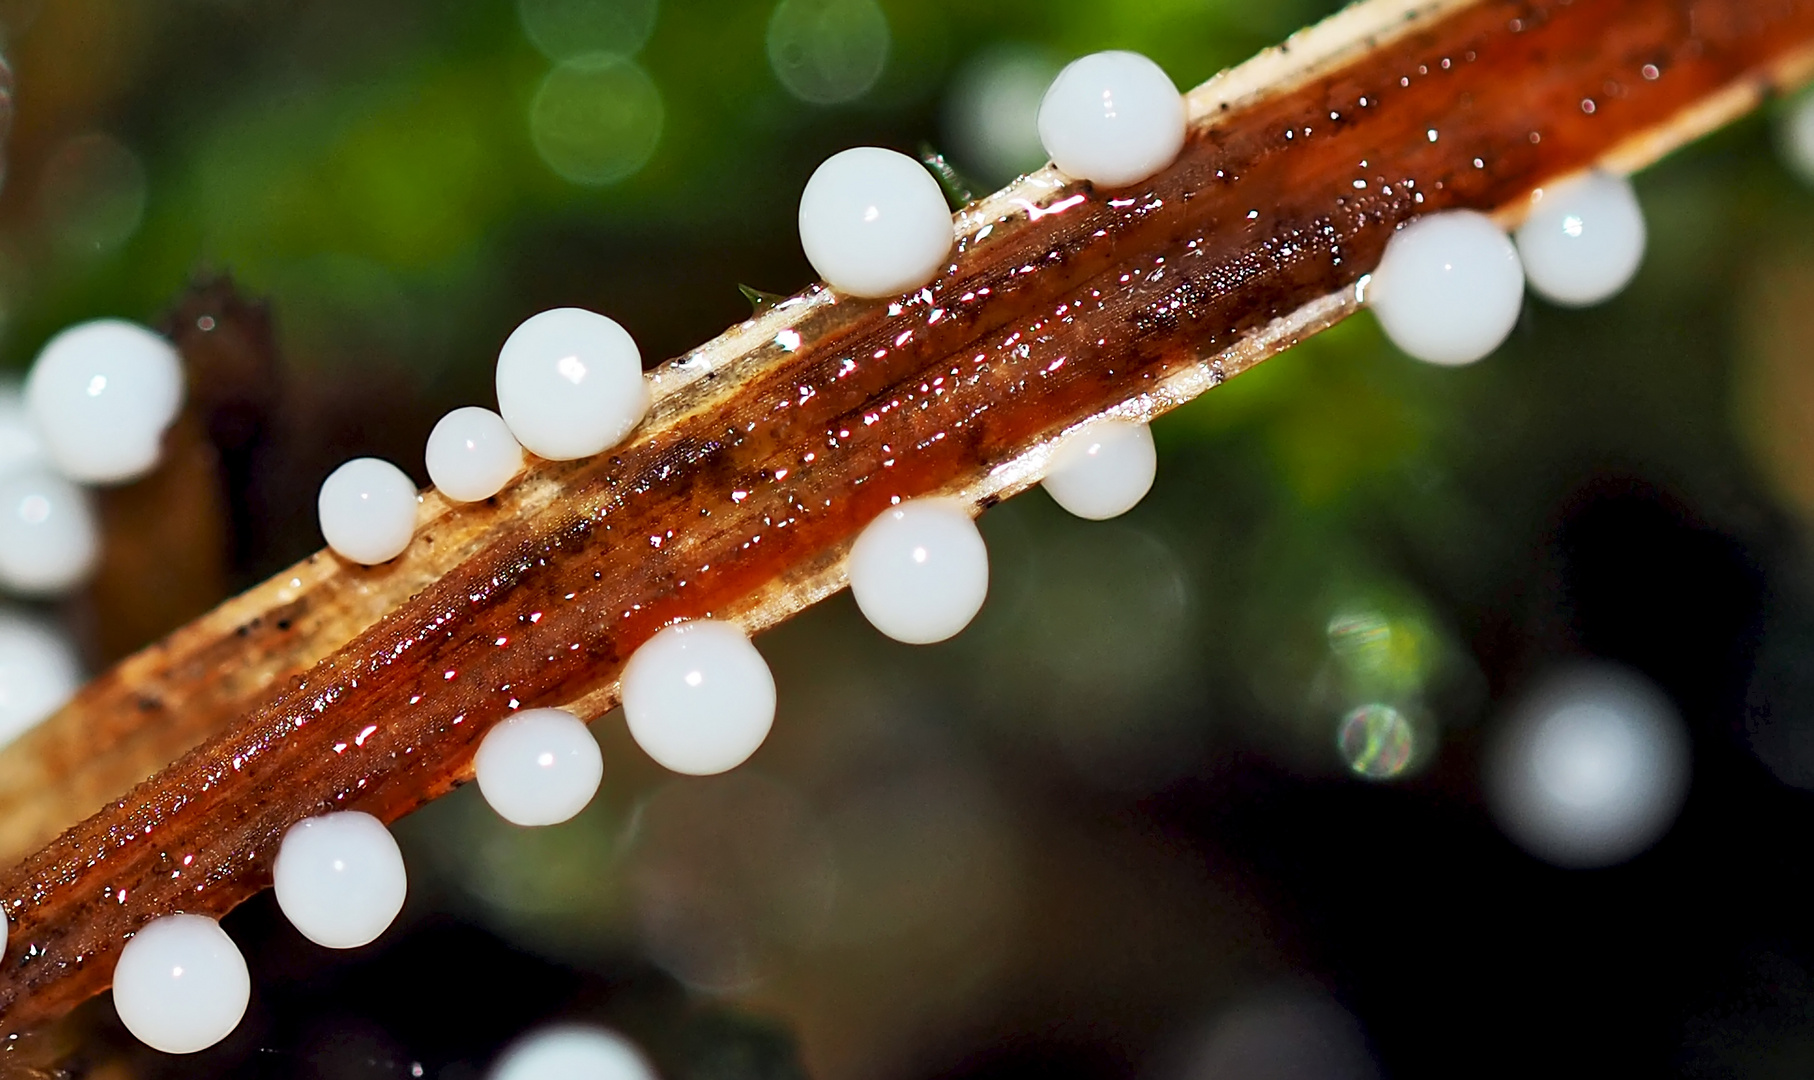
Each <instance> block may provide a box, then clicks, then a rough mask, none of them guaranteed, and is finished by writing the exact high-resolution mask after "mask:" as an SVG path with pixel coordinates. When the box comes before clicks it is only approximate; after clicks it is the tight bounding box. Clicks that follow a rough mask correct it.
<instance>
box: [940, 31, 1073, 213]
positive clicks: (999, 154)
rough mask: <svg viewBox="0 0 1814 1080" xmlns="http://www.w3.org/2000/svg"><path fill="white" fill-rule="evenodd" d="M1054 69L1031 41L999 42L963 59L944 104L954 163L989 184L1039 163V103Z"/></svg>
mask: <svg viewBox="0 0 1814 1080" xmlns="http://www.w3.org/2000/svg"><path fill="white" fill-rule="evenodd" d="M1058 69H1059V64H1058V61H1057V60H1056V59H1054V58H1053V57H1052V56H1050V55H1049V54H1047V53H1046V52H1045V51H1044V50H1042V49H1038V48H1035V47H1034V46H1031V45H1000V46H996V47H995V48H992V49H987V50H984V51H983V52H980V53H977V54H976V55H975V56H973V57H971V58H970V59H968V60H966V61H964V64H963V66H962V67H961V68H959V69H958V72H957V74H956V75H955V76H954V77H953V78H952V80H951V87H950V89H949V90H948V91H947V92H946V94H945V107H944V127H945V133H946V136H947V137H948V138H949V139H950V140H951V153H952V156H953V157H955V158H956V159H957V162H958V164H959V165H960V166H961V167H962V168H964V169H966V170H968V171H971V172H974V173H975V174H976V176H977V177H978V178H979V179H981V180H985V181H988V182H989V183H991V184H1002V183H1006V182H1007V181H1009V180H1011V179H1013V178H1014V177H1015V176H1018V175H1019V174H1021V173H1026V172H1032V171H1033V170H1034V169H1037V168H1039V167H1040V166H1041V165H1044V164H1045V163H1046V150H1045V147H1044V146H1043V145H1041V144H1040V141H1039V103H1040V101H1041V100H1042V99H1044V97H1045V95H1046V87H1048V86H1050V85H1051V84H1052V79H1053V77H1055V76H1056V75H1057V74H1058Z"/></svg>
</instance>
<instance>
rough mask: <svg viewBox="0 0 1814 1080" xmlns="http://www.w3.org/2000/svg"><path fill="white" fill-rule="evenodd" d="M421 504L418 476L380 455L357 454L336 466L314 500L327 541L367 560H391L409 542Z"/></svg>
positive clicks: (345, 553) (353, 557) (345, 555)
mask: <svg viewBox="0 0 1814 1080" xmlns="http://www.w3.org/2000/svg"><path fill="white" fill-rule="evenodd" d="M416 504H417V496H416V484H415V481H413V480H411V479H410V478H409V475H408V474H407V473H405V472H404V471H403V470H402V469H399V468H397V467H396V466H395V465H392V464H391V463H390V462H388V461H382V460H380V459H378V458H354V459H353V460H351V461H349V462H347V463H346V464H344V465H342V466H340V467H339V468H338V469H335V470H334V471H333V472H332V473H329V474H328V478H327V479H326V480H324V481H322V483H321V494H320V495H319V496H317V498H316V500H315V508H316V511H317V513H318V514H319V515H320V518H321V535H322V536H324V537H326V538H327V542H328V547H331V548H333V549H334V552H335V554H337V555H339V556H340V557H341V558H343V559H350V560H352V561H353V562H356V563H364V564H365V565H366V566H376V565H377V564H379V563H382V562H389V561H391V560H392V559H394V558H396V557H397V556H399V555H401V554H403V551H404V549H405V548H407V547H409V541H410V538H411V537H412V536H414V535H415V532H416Z"/></svg>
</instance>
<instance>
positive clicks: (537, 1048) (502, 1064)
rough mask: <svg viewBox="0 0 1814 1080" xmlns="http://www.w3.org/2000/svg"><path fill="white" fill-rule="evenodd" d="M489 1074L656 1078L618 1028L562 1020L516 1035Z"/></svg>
mask: <svg viewBox="0 0 1814 1080" xmlns="http://www.w3.org/2000/svg"><path fill="white" fill-rule="evenodd" d="M488 1080H657V1078H656V1075H655V1070H654V1069H653V1068H652V1067H650V1065H649V1062H648V1060H647V1059H646V1058H644V1057H643V1056H642V1052H641V1051H639V1050H638V1049H637V1048H636V1046H635V1044H633V1043H631V1042H630V1040H628V1039H626V1038H624V1037H623V1036H622V1035H619V1034H617V1033H616V1032H614V1031H606V1030H604V1029H603V1028H595V1027H585V1026H581V1025H578V1024H563V1025H561V1026H559V1027H551V1028H544V1029H542V1030H541V1031H537V1032H532V1033H530V1034H529V1035H526V1036H524V1037H523V1038H521V1039H519V1040H517V1041H516V1042H515V1043H514V1044H512V1045H511V1046H510V1048H509V1049H507V1050H505V1051H504V1054H503V1056H502V1057H500V1058H498V1061H497V1064H495V1065H493V1066H492V1067H491V1072H490V1073H489V1074H488Z"/></svg>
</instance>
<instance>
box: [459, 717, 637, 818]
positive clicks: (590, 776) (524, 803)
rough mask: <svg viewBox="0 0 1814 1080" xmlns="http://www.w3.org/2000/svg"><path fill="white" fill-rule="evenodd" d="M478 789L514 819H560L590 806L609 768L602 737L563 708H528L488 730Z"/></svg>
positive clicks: (476, 760)
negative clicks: (599, 740) (596, 737)
mask: <svg viewBox="0 0 1814 1080" xmlns="http://www.w3.org/2000/svg"><path fill="white" fill-rule="evenodd" d="M473 771H474V773H475V774H476V779H477V780H478V783H479V793H480V794H481V795H483V796H485V801H486V802H487V803H490V804H491V808H492V809H493V810H496V811H497V812H498V815H499V816H500V817H502V818H503V819H504V820H505V821H508V822H510V823H512V824H514V825H558V824H560V823H561V822H563V821H566V820H568V819H569V818H571V817H573V815H575V814H577V813H579V812H580V811H581V810H584V809H585V808H586V804H587V803H589V802H591V801H592V796H593V795H595V794H597V792H598V784H599V781H600V780H601V779H602V778H603V777H604V774H605V762H604V756H603V755H602V754H601V753H600V752H599V749H598V741H597V740H596V739H594V738H593V737H592V731H591V729H589V728H588V727H586V725H585V723H584V722H582V721H581V720H580V718H579V717H577V716H574V715H573V714H572V713H570V712H567V711H565V710H563V709H525V710H523V711H522V712H519V713H517V714H515V715H513V716H510V717H508V718H507V719H505V720H504V721H503V722H502V723H500V724H498V725H497V726H496V727H493V728H492V729H491V730H490V731H488V732H486V733H485V738H484V739H483V740H482V741H481V742H480V743H479V751H478V753H477V754H476V755H474V757H473Z"/></svg>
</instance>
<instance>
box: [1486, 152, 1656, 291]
mask: <svg viewBox="0 0 1814 1080" xmlns="http://www.w3.org/2000/svg"><path fill="white" fill-rule="evenodd" d="M1532 198H1533V200H1534V201H1533V204H1532V207H1531V212H1530V216H1529V217H1527V218H1526V219H1525V221H1524V224H1523V225H1521V226H1519V228H1518V232H1517V241H1518V257H1519V260H1520V261H1521V262H1522V263H1523V265H1524V277H1525V280H1527V281H1529V282H1530V285H1531V288H1532V289H1534V290H1535V291H1536V292H1537V293H1538V295H1540V296H1542V297H1544V298H1545V299H1548V300H1551V301H1553V302H1555V303H1558V304H1562V305H1565V306H1568V307H1586V306H1587V305H1590V304H1597V303H1600V302H1601V301H1602V300H1606V299H1608V298H1610V297H1611V296H1612V295H1613V294H1614V293H1616V292H1618V291H1619V290H1620V289H1623V288H1624V287H1625V286H1626V285H1627V284H1628V283H1629V282H1630V281H1631V278H1632V275H1634V274H1636V273H1637V272H1638V263H1639V262H1641V261H1643V258H1644V241H1645V235H1646V233H1645V228H1644V209H1643V207H1641V206H1640V205H1639V204H1638V194H1637V192H1636V191H1634V190H1633V189H1632V186H1631V181H1630V180H1628V179H1626V178H1625V177H1622V176H1614V175H1612V174H1611V173H1606V172H1600V171H1594V172H1590V173H1587V174H1585V175H1583V176H1579V177H1576V178H1574V179H1572V180H1566V181H1563V182H1562V183H1560V184H1556V185H1553V186H1551V187H1546V188H1542V189H1539V190H1538V191H1537V192H1535V193H1533V196H1532Z"/></svg>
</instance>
